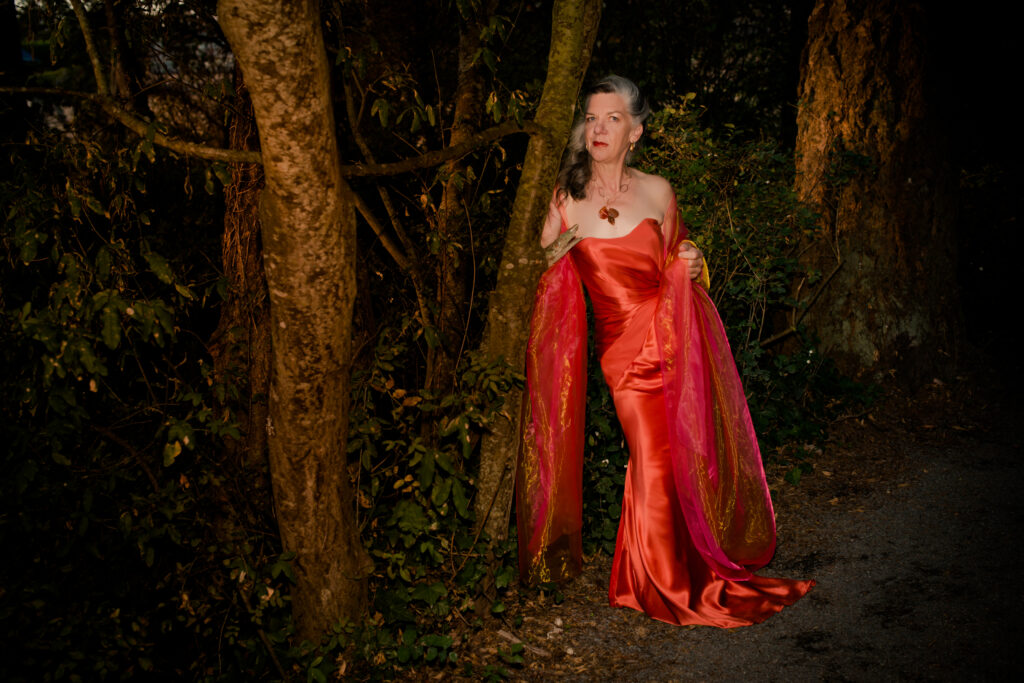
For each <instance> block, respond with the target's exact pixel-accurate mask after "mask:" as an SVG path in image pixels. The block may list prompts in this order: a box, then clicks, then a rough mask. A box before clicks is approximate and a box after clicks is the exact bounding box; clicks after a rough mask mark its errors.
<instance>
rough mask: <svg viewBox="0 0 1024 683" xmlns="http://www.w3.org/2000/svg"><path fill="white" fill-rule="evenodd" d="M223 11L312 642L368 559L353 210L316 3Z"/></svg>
mask: <svg viewBox="0 0 1024 683" xmlns="http://www.w3.org/2000/svg"><path fill="white" fill-rule="evenodd" d="M217 9H218V17H219V21H220V24H221V27H222V28H223V29H224V34H225V35H226V36H227V38H228V41H229V42H230V43H231V47H232V50H233V51H234V54H235V57H236V59H237V60H238V63H239V65H240V66H241V68H242V72H243V74H244V77H245V81H246V83H247V84H248V87H249V93H250V96H251V98H252V103H253V109H254V110H255V112H256V123H257V126H258V128H259V134H260V148H261V150H262V157H263V170H264V174H265V177H266V186H265V189H264V191H263V193H262V197H261V199H260V220H261V223H262V237H263V258H264V267H265V270H266V276H267V285H268V289H269V292H270V321H271V344H272V348H273V364H272V365H273V367H272V373H273V374H272V379H271V383H270V420H269V423H268V441H269V450H270V472H271V480H272V485H273V492H274V503H275V510H276V512H277V521H278V526H279V528H280V531H281V539H282V542H283V545H284V547H285V549H286V550H290V551H294V552H295V553H296V561H295V568H296V577H297V585H296V587H295V590H294V592H293V594H292V607H293V611H294V614H295V617H296V622H297V628H298V634H299V636H300V637H302V638H308V639H311V640H314V641H315V640H317V639H318V638H319V636H320V635H321V634H322V633H323V632H324V631H325V630H326V629H327V628H328V627H330V626H331V625H332V624H334V623H336V622H338V621H339V620H353V619H357V618H358V617H359V616H360V615H361V614H362V612H363V608H364V604H365V577H366V575H367V573H368V568H369V564H370V561H369V558H368V557H367V555H366V553H365V551H364V549H363V547H362V545H361V544H360V542H359V537H358V534H357V531H356V527H355V515H354V499H353V490H352V485H351V482H350V481H349V478H348V472H347V469H346V457H345V445H346V433H347V429H348V408H349V402H348V399H349V396H348V393H349V371H350V367H349V366H350V362H351V358H350V356H351V323H352V304H353V299H354V295H355V291H354V290H355V278H354V273H355V268H354V262H355V215H354V213H353V210H352V203H351V201H350V199H349V190H348V187H347V186H346V185H345V183H344V181H343V180H342V178H341V176H340V173H339V160H338V147H337V141H336V139H335V134H334V117H333V112H332V106H331V94H330V71H329V65H328V61H327V54H326V52H325V50H324V44H323V36H322V33H321V26H320V18H319V15H318V4H317V3H316V2H314V1H313V0H303V1H301V2H282V1H274V0H221V1H220V2H219V3H218V8H217Z"/></svg>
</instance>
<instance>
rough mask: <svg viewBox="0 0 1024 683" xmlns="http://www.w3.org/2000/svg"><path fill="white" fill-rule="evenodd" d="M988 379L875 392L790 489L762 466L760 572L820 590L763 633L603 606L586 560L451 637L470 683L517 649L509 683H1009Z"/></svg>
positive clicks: (1009, 461)
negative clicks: (555, 585)
mask: <svg viewBox="0 0 1024 683" xmlns="http://www.w3.org/2000/svg"><path fill="white" fill-rule="evenodd" d="M998 379H999V378H997V377H992V376H987V377H986V376H984V375H976V376H974V377H973V378H972V379H966V378H959V379H957V380H955V381H952V382H949V383H943V382H939V381H937V380H936V381H935V382H933V383H931V384H930V385H928V386H926V387H925V388H923V389H921V390H920V391H917V392H915V393H914V394H913V395H907V394H904V393H900V392H898V391H894V392H891V393H890V395H889V396H888V397H887V398H886V399H884V400H883V401H881V402H880V403H879V404H876V406H874V407H873V408H872V410H871V411H870V412H868V413H865V414H863V415H851V416H848V417H846V418H845V419H842V420H840V421H838V422H837V423H836V424H834V425H833V426H832V428H831V430H830V438H829V441H828V442H827V443H826V444H825V446H824V448H823V449H822V452H821V453H820V454H818V455H817V456H816V457H815V459H814V461H813V465H814V471H813V472H812V473H810V474H807V475H805V476H804V477H803V479H802V480H801V482H800V483H799V484H798V485H796V486H794V485H791V484H788V483H786V482H784V480H783V475H784V474H785V468H784V467H782V466H774V467H773V466H770V467H769V471H768V480H769V485H770V486H771V489H772V496H773V500H774V504H775V510H776V513H777V524H778V550H777V553H776V556H775V559H774V560H773V561H772V563H771V564H770V565H769V566H768V567H767V568H766V569H765V570H763V571H762V572H761V573H762V574H764V575H767V576H786V577H792V578H804V577H810V578H814V579H815V580H816V581H817V584H818V585H817V586H816V587H815V588H814V590H812V592H811V593H810V594H809V595H808V596H807V597H806V598H804V599H803V600H801V601H800V602H798V603H797V604H795V605H793V606H791V607H788V608H786V609H785V610H783V611H782V612H781V613H780V614H778V615H776V616H774V617H772V618H771V619H769V620H767V621H766V622H764V623H762V624H758V625H756V626H751V627H746V628H739V629H727V630H722V629H715V628H709V627H677V626H669V625H667V624H663V623H661V622H658V621H654V620H651V619H649V618H648V617H646V616H645V615H643V614H641V613H638V612H635V611H633V610H628V609H613V608H610V607H609V606H608V602H607V581H608V574H609V569H610V564H611V560H610V558H608V557H606V556H598V557H596V558H590V559H589V560H588V561H587V564H586V568H585V572H584V574H583V575H582V576H580V577H579V578H578V579H576V580H575V581H574V582H572V583H571V584H570V585H569V586H567V587H566V588H565V589H564V599H563V600H562V601H561V602H560V603H559V604H555V603H554V601H553V600H552V599H551V598H550V597H545V596H543V595H537V594H527V593H526V592H523V593H521V594H520V595H519V599H518V600H516V599H513V600H506V604H507V605H509V611H508V613H507V616H506V618H505V619H504V620H503V621H501V622H494V623H492V624H489V625H488V628H485V629H483V630H480V631H477V632H475V633H467V634H465V638H466V639H467V640H468V641H469V642H468V643H467V645H468V646H469V647H465V648H460V650H461V651H462V652H467V651H468V652H470V653H471V654H470V655H469V657H468V661H469V662H471V663H473V664H474V667H473V668H474V678H476V677H477V676H478V675H479V673H480V672H481V671H482V669H483V667H484V666H486V664H488V663H490V664H492V665H493V663H494V662H495V661H496V659H495V654H496V653H497V651H498V650H499V648H500V649H501V650H503V651H505V652H509V651H510V648H511V647H512V645H513V643H515V642H521V643H523V645H524V651H523V652H522V656H523V662H522V663H521V664H516V665H512V666H510V665H506V667H505V668H506V670H507V672H508V676H509V678H510V679H511V680H522V681H544V680H549V679H553V678H558V679H560V680H569V681H604V680H609V681H681V680H711V681H741V680H742V681H761V680H765V681H769V680H786V681H805V680H806V681H818V680H827V681H861V680H864V681H867V680H871V681H875V680H909V681H932V680H934V681H965V680H999V679H1003V678H1009V677H1010V674H1011V672H1012V671H1015V670H1017V669H1019V668H1020V666H1019V662H1020V659H1021V657H1020V652H1021V650H1022V646H1024V638H1022V635H1024V634H1022V633H1021V631H1022V626H1021V620H1020V619H1019V618H1018V615H1020V614H1022V613H1024V593H1022V591H1021V590H1020V589H1017V588H1015V587H1014V585H1013V583H1012V580H1013V577H1014V576H1015V575H1016V570H1017V569H1019V568H1020V567H1021V561H1022V559H1024V558H1022V554H1024V553H1022V549H1021V543H1020V539H1019V532H1018V530H1019V529H1021V528H1022V526H1024V500H1022V497H1021V495H1020V494H1019V491H1020V490H1021V483H1022V482H1024V461H1022V458H1021V455H1022V448H1021V443H1022V438H1021V436H1020V429H1019V428H1020V423H1021V419H1020V418H1021V417H1022V411H1021V409H1020V403H1019V402H1017V401H1016V400H1014V401H1012V402H1011V401H1010V400H1009V399H1008V398H1007V394H1005V393H1004V392H1000V391H998V390H997V389H995V388H994V387H996V386H998V385H999V382H998ZM1008 581H1009V583H1007V582H1008ZM463 661H464V662H465V661H466V659H464V660H463ZM453 674H454V672H448V673H444V674H440V675H441V676H442V677H443V678H451V677H452V676H453ZM434 675H435V676H437V675H439V674H437V673H436V672H435V674H434Z"/></svg>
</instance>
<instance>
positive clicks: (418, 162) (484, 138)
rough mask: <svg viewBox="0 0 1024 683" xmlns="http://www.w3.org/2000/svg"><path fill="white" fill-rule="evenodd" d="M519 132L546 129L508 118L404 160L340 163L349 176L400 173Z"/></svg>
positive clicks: (441, 160) (431, 163) (457, 156)
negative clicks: (467, 136)
mask: <svg viewBox="0 0 1024 683" xmlns="http://www.w3.org/2000/svg"><path fill="white" fill-rule="evenodd" d="M516 133H528V134H530V135H543V134H545V133H546V131H545V129H544V127H543V126H541V125H540V124H539V123H536V122H534V121H524V122H523V124H522V125H519V124H518V123H516V122H515V121H505V122H504V123H501V124H499V125H497V126H494V127H493V128H488V129H487V130H483V131H480V132H479V133H477V134H476V135H474V136H473V137H471V138H467V139H466V140H465V141H464V142H461V143H459V144H457V145H452V146H451V147H445V148H443V149H435V150H431V151H429V152H425V153H423V154H421V155H419V156H417V157H411V158H409V159H403V160H402V161H392V162H390V163H386V164H372V163H371V164H347V165H343V166H342V167H341V174H342V175H343V176H345V177H348V178H365V177H368V176H381V175H398V174H399V173H408V172H409V171H415V170H417V169H420V168H430V167H431V166H439V165H440V164H443V163H444V162H446V161H451V160H452V159H458V158H459V157H463V156H465V155H467V154H469V153H470V152H472V151H473V150H475V149H476V148H478V147H480V146H482V145H485V144H487V143H488V142H493V141H495V140H500V139H501V138H503V137H506V136H508V135H514V134H516Z"/></svg>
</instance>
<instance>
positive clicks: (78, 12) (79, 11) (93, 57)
mask: <svg viewBox="0 0 1024 683" xmlns="http://www.w3.org/2000/svg"><path fill="white" fill-rule="evenodd" d="M71 6H72V7H73V8H74V9H75V16H76V17H78V25H79V27H81V29H82V36H83V37H84V38H85V51H86V52H88V53H89V61H90V62H92V73H93V76H95V77H96V90H97V92H99V93H100V94H101V95H106V94H108V93H109V92H110V90H109V88H108V87H107V78H106V76H104V75H103V66H102V64H101V62H100V53H99V51H98V50H97V49H96V41H94V40H93V38H92V31H91V30H90V29H89V21H88V19H87V18H86V16H85V8H84V7H83V6H82V0H71Z"/></svg>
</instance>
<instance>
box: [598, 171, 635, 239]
mask: <svg viewBox="0 0 1024 683" xmlns="http://www.w3.org/2000/svg"><path fill="white" fill-rule="evenodd" d="M623 175H625V181H624V182H623V183H622V184H621V185H619V191H618V192H615V193H614V194H612V195H611V196H607V195H605V193H604V188H603V187H601V183H599V182H597V180H596V179H595V180H594V189H595V190H597V194H598V196H599V197H601V201H602V202H604V204H603V205H602V206H601V208H600V209H599V210H598V212H597V215H598V217H600V219H601V220H603V221H608V222H609V223H610V224H612V225H615V219H616V218H618V217H619V212H618V211H616V210H615V209H613V208H611V207H610V206H609V204H611V203H612V202H614V201H615V200H616V199H618V198H619V197H620V196H621V195H623V194H625V193H626V192H628V191H629V184H630V182H632V180H633V177H632V176H631V175H630V174H629V169H628V168H627V169H626V171H625V173H624V174H623Z"/></svg>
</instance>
